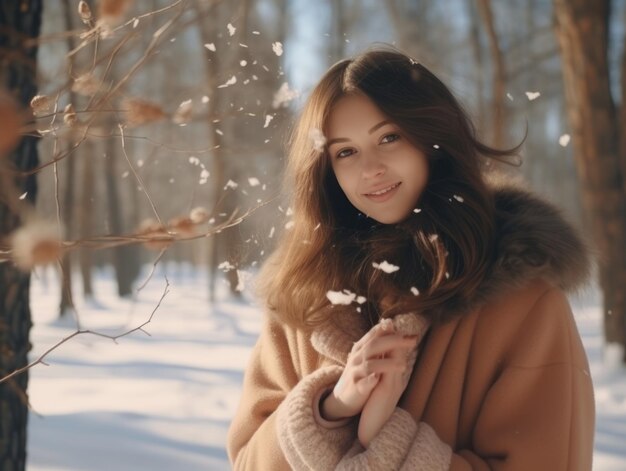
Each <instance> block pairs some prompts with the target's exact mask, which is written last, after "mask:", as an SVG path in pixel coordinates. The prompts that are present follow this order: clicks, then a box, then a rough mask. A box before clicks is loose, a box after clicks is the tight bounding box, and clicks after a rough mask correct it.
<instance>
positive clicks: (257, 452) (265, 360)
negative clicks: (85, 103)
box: [227, 316, 356, 471]
mask: <svg viewBox="0 0 626 471" xmlns="http://www.w3.org/2000/svg"><path fill="white" fill-rule="evenodd" d="M306 343H307V342H306V341H305V338H304V336H303V335H301V334H299V333H297V332H295V331H294V330H292V329H289V328H287V327H285V326H282V325H281V324H279V323H278V322H276V321H275V320H273V319H271V318H270V317H269V316H267V317H266V320H265V322H264V326H263V330H262V332H261V335H260V336H259V339H258V341H257V343H256V345H255V347H254V349H253V351H252V354H251V358H250V361H249V364H248V367H247V369H246V372H245V374H244V383H243V391H242V397H241V400H240V404H239V407H238V409H237V412H236V414H235V417H234V419H233V421H232V423H231V425H230V428H229V432H228V438H227V448H228V456H229V460H230V462H231V464H232V466H233V469H235V470H255V471H256V470H272V471H274V470H288V469H297V470H307V469H332V468H333V467H334V465H335V464H336V462H338V461H339V459H340V457H341V455H342V454H343V453H345V452H346V451H347V449H348V448H349V447H350V445H351V444H352V442H353V441H354V438H355V437H356V426H355V424H354V422H355V421H354V420H351V421H349V420H346V421H343V422H339V423H337V424H335V425H337V426H335V427H334V428H328V426H329V424H328V423H326V424H323V423H320V422H323V421H320V420H316V414H315V412H316V411H317V408H316V407H315V404H314V403H315V401H316V400H319V397H320V393H321V392H323V391H324V390H325V389H328V388H329V387H332V386H333V385H334V384H335V383H336V381H337V380H338V379H339V377H340V376H341V372H342V368H341V367H339V366H327V367H322V368H318V369H316V361H317V360H316V358H315V354H314V353H312V350H311V349H310V348H309V347H310V346H309V345H305V344H306ZM318 419H319V418H318ZM320 450H324V452H323V453H320Z"/></svg>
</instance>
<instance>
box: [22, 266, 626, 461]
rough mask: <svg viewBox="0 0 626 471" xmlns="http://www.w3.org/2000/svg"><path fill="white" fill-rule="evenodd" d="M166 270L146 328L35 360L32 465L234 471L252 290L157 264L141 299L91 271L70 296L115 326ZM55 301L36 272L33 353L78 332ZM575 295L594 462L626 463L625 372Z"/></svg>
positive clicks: (594, 307) (144, 307)
mask: <svg viewBox="0 0 626 471" xmlns="http://www.w3.org/2000/svg"><path fill="white" fill-rule="evenodd" d="M164 271H165V272H166V273H164ZM164 274H166V275H167V277H168V279H169V281H170V293H169V294H168V295H167V296H166V297H165V299H164V300H163V303H162V304H161V306H160V308H159V309H158V310H157V311H156V313H155V315H154V317H153V319H152V322H151V323H150V324H148V325H147V326H146V327H145V330H146V331H147V332H148V333H149V334H150V336H148V335H146V334H144V333H143V332H134V333H132V334H131V335H129V336H127V337H124V338H121V339H119V340H118V341H117V343H115V342H113V341H112V340H109V339H106V338H102V337H97V336H94V335H91V334H81V335H78V336H77V337H75V338H73V339H71V340H70V341H68V342H67V343H65V344H63V345H61V346H60V347H59V348H58V349H57V350H55V351H54V352H52V353H51V354H50V355H49V356H48V357H47V358H46V360H45V361H46V363H48V364H49V366H45V365H36V366H35V367H34V368H32V369H31V371H30V384H29V391H30V401H31V405H32V408H33V409H32V410H31V413H30V419H29V437H28V466H27V469H29V470H31V471H57V470H59V471H60V470H63V471H71V470H81V471H83V470H89V471H92V470H93V471H99V470H110V469H116V470H117V471H126V470H143V469H146V470H148V469H149V470H151V471H159V470H172V469H184V470H187V471H194V470H207V469H210V470H227V469H229V465H228V460H227V457H226V451H225V448H224V447H225V442H226V431H227V429H228V424H229V422H230V419H231V417H232V416H233V414H234V412H235V408H236V406H237V403H238V400H239V397H240V387H241V382H242V379H243V370H244V368H245V365H246V362H247V359H248V356H249V353H250V350H251V348H252V346H253V345H254V342H255V340H256V337H257V335H258V332H259V329H260V325H261V309H260V308H259V307H258V306H255V305H254V303H253V302H250V301H249V300H251V299H252V295H251V294H250V293H249V292H245V293H244V297H245V299H246V300H244V301H233V300H229V298H228V296H227V290H226V287H225V286H224V284H223V283H218V287H219V289H218V302H217V303H215V305H213V306H211V305H210V304H209V303H208V302H207V291H208V289H207V279H206V274H205V273H204V272H199V271H195V270H193V269H192V268H190V267H188V266H176V265H171V266H168V267H166V268H165V269H164V268H163V265H161V268H160V269H158V270H157V272H156V273H155V274H154V276H153V278H152V280H151V281H150V283H149V284H148V285H147V286H146V288H144V289H143V290H142V291H141V292H140V293H139V294H138V295H137V296H136V299H134V300H128V299H120V298H119V297H118V296H117V295H116V286H115V282H114V277H113V274H112V272H111V271H110V270H103V271H100V272H98V273H96V274H95V280H94V281H95V291H96V298H97V301H94V300H90V301H86V300H84V299H82V296H80V295H78V294H75V298H76V299H75V302H76V305H77V309H78V315H79V319H80V322H81V328H82V329H92V330H95V331H98V332H102V333H106V334H108V335H118V334H121V333H123V332H125V331H128V330H130V329H133V328H135V327H137V326H139V325H141V324H142V323H143V322H145V321H146V320H148V318H149V317H150V313H151V312H152V311H153V310H154V308H155V306H156V305H157V303H158V301H159V299H160V297H161V295H162V294H163V290H164V288H165V279H164ZM144 276H145V275H144ZM75 291H76V292H78V291H79V290H78V289H75ZM59 298H60V296H59V287H58V279H57V277H56V275H55V274H54V273H53V272H52V271H39V272H38V274H35V275H34V276H33V278H32V288H31V307H32V316H33V322H34V325H33V330H32V334H31V339H32V343H33V350H32V352H31V355H30V358H31V359H36V358H37V357H38V356H39V355H41V354H42V353H43V352H44V351H46V350H47V349H48V348H50V347H51V346H52V345H54V344H55V343H57V342H58V341H60V340H61V339H63V338H64V337H66V336H68V335H70V334H71V333H72V332H74V331H75V330H76V323H75V320H74V318H73V317H70V318H67V319H62V320H59V319H58V318H57V316H58V304H59ZM571 302H572V305H573V309H574V313H575V316H576V322H577V324H578V328H579V331H580V333H581V335H582V338H583V342H584V344H585V348H586V350H587V354H588V356H589V361H590V364H591V374H592V377H593V381H594V385H595V395H596V411H597V424H596V443H595V454H594V470H596V471H617V470H624V469H626V446H625V445H626V370H624V369H622V368H621V367H619V366H617V363H618V362H617V361H616V359H615V356H616V352H607V353H608V355H604V354H603V351H604V350H605V349H604V344H603V335H602V324H601V323H602V310H601V307H600V301H599V295H598V293H597V291H595V290H592V291H590V292H588V293H587V294H585V295H584V296H583V297H582V298H572V299H571ZM603 357H607V359H608V361H605V362H603Z"/></svg>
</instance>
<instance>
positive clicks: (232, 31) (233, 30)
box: [226, 23, 237, 36]
mask: <svg viewBox="0 0 626 471" xmlns="http://www.w3.org/2000/svg"><path fill="white" fill-rule="evenodd" d="M226 27H227V28H228V34H230V35H231V36H233V35H234V34H235V31H237V28H235V27H234V26H233V25H231V24H230V23H228V24H227V25H226Z"/></svg>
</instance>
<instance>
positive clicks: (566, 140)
mask: <svg viewBox="0 0 626 471" xmlns="http://www.w3.org/2000/svg"><path fill="white" fill-rule="evenodd" d="M569 140H570V135H569V134H563V135H562V136H561V137H559V144H561V146H563V147H567V144H569Z"/></svg>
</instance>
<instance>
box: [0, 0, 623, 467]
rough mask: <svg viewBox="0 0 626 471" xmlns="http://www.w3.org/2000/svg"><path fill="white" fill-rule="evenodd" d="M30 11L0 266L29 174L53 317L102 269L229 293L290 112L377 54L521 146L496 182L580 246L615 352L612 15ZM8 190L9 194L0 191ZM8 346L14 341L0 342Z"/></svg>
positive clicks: (12, 349) (216, 0) (24, 327)
mask: <svg viewBox="0 0 626 471" xmlns="http://www.w3.org/2000/svg"><path fill="white" fill-rule="evenodd" d="M41 3H44V5H43V7H42V6H41V5H40V2H36V1H4V0H3V2H2V6H1V7H0V14H1V15H3V16H2V17H0V24H1V26H2V29H1V30H0V59H1V63H2V68H1V69H0V78H1V79H2V81H1V83H0V85H2V87H3V88H4V90H5V91H6V93H8V94H9V95H12V96H13V99H14V101H15V102H16V103H19V104H20V105H21V107H22V109H24V110H26V109H28V108H29V102H30V100H31V99H32V98H33V97H34V96H35V94H36V93H38V94H40V95H43V96H44V97H47V98H46V99H45V100H44V101H43V102H39V103H36V104H35V105H36V106H34V107H33V112H34V114H35V117H34V118H32V119H31V120H30V124H28V123H27V124H25V125H24V127H23V128H22V135H23V140H22V142H21V143H20V144H19V145H18V146H17V147H11V149H8V148H6V149H4V148H2V147H1V145H2V142H5V136H4V135H6V133H7V132H8V131H7V129H10V126H8V125H7V123H8V122H7V121H6V120H5V118H4V116H6V115H2V116H3V122H2V126H1V127H2V129H1V130H0V153H2V154H3V156H7V157H8V158H7V159H5V160H0V162H3V165H2V180H1V181H2V188H1V189H0V190H1V192H2V201H0V223H1V224H2V227H1V228H0V233H1V234H2V237H3V240H2V242H1V244H0V245H1V247H0V250H2V251H3V252H4V254H5V256H4V257H5V258H4V260H5V261H6V260H7V259H8V257H7V256H6V254H7V253H8V250H9V248H8V247H9V245H8V237H7V235H8V234H10V233H11V232H12V231H14V230H15V228H16V227H17V226H18V225H20V224H22V225H25V224H26V223H27V220H28V217H27V215H28V214H29V210H28V209H27V202H28V201H31V202H35V180H34V178H26V177H28V176H30V175H31V173H30V169H31V168H34V167H36V166H37V165H39V167H38V169H37V171H36V172H35V175H36V179H37V185H38V187H39V190H38V195H37V196H38V197H37V199H36V213H37V215H38V218H39V219H40V220H47V221H51V224H52V225H53V226H54V227H56V228H57V229H56V230H57V232H58V231H61V232H60V236H61V238H62V239H63V240H65V241H67V243H66V245H65V246H64V250H63V251H62V253H63V258H62V261H61V264H60V265H59V270H58V273H59V276H60V277H62V279H63V284H62V296H61V297H60V299H61V305H60V306H59V315H60V316H66V315H71V314H72V309H73V308H72V304H73V303H72V300H73V298H74V297H75V296H84V297H85V298H87V299H90V300H92V302H97V298H98V292H97V286H94V285H93V283H92V282H91V274H92V272H93V271H94V270H110V271H111V272H112V273H114V276H115V278H116V280H117V283H118V293H119V295H120V296H133V295H134V293H135V292H136V290H137V288H138V287H139V286H140V284H141V283H142V282H143V281H144V280H145V279H146V277H147V273H148V272H149V271H150V267H151V266H152V265H153V264H154V263H159V264H161V265H162V266H164V267H165V269H166V270H170V271H172V270H175V271H176V270H177V271H188V272H191V273H194V272H195V271H196V270H208V271H209V273H211V276H210V277H209V286H207V299H209V300H213V299H215V289H216V288H215V287H216V283H227V285H228V287H229V290H230V292H231V293H232V295H233V296H240V295H241V291H242V287H243V286H244V285H245V282H246V280H248V278H249V274H250V273H251V272H253V271H254V270H255V269H256V268H257V267H258V266H259V264H260V263H262V261H263V260H264V257H265V256H267V255H268V254H269V253H270V252H271V250H272V248H273V244H274V241H275V240H276V238H277V236H278V235H279V233H280V232H281V231H283V230H288V229H286V227H288V223H289V220H290V214H291V213H290V211H291V210H290V208H288V207H287V206H286V205H285V202H284V200H283V199H282V198H281V196H280V191H281V188H280V183H281V170H282V168H283V164H284V144H285V140H286V138H287V135H288V130H289V123H290V122H291V119H292V117H293V115H294V114H295V113H296V112H297V110H298V108H299V106H300V105H301V103H302V99H303V98H304V97H305V96H306V95H307V94H308V92H309V90H310V88H311V87H312V86H313V85H314V83H315V82H316V81H317V80H318V78H319V77H320V75H321V74H322V73H323V72H324V71H325V70H326V69H327V68H328V66H329V65H331V64H332V63H334V62H335V61H337V60H339V59H341V58H343V57H346V56H348V55H351V54H354V53H357V52H359V51H361V50H363V49H364V48H366V47H367V46H369V45H371V44H372V43H374V42H387V43H393V44H395V45H397V46H398V47H399V48H400V49H402V50H404V51H405V52H407V53H408V54H410V55H412V56H413V57H414V58H416V59H417V60H419V61H420V62H423V63H424V64H425V65H426V66H428V67H429V68H430V69H432V70H433V71H434V72H435V73H436V74H437V75H438V76H439V77H441V78H442V80H443V81H444V82H446V83H447V84H448V85H450V86H451V88H452V89H453V90H454V91H455V92H456V94H457V96H459V97H460V98H461V100H462V102H463V103H464V104H465V106H466V108H467V109H468V110H469V112H470V115H471V116H472V117H473V118H474V120H475V123H476V124H477V127H478V131H479V134H480V136H481V137H482V138H483V139H485V140H486V141H488V142H489V143H491V144H494V145H499V146H513V145H515V144H517V143H518V142H519V141H520V140H521V139H522V138H523V136H524V135H525V133H526V130H527V131H528V137H527V140H526V142H525V145H524V150H523V155H522V158H523V165H522V166H521V167H520V168H519V169H509V170H508V171H511V172H513V173H521V174H522V175H523V176H524V177H525V179H526V180H527V181H528V182H529V184H530V185H531V186H532V187H533V188H534V189H535V190H536V191H538V192H539V193H541V194H543V195H544V196H545V197H547V198H548V199H550V200H552V201H553V202H555V203H556V204H558V205H559V206H560V207H561V208H563V209H564V211H565V212H566V213H567V215H568V216H569V218H570V220H572V221H573V222H574V223H575V224H577V225H578V226H579V227H580V228H581V229H582V230H583V231H584V232H585V233H586V234H587V235H588V237H589V238H590V239H593V240H594V242H595V246H596V248H597V249H596V250H597V255H598V267H597V268H598V270H597V276H598V280H599V284H600V286H601V288H602V291H603V293H604V312H605V327H606V335H605V336H606V339H607V341H608V342H613V343H616V344H619V345H622V348H623V345H624V344H625V342H626V322H625V319H626V294H625V293H626V290H625V289H624V286H626V250H624V246H625V245H626V203H625V201H626V198H625V195H626V188H625V184H624V178H625V176H626V136H625V133H624V129H625V126H626V118H625V116H626V107H625V106H623V96H624V90H625V89H626V53H625V47H624V43H625V39H624V37H625V35H624V31H625V23H626V5H625V2H623V1H618V0H614V1H612V2H611V1H610V0H600V1H594V2H589V1H585V0H528V1H526V2H493V1H491V0H446V1H445V2H436V1H434V0H384V1H377V0H323V1H317V2H309V1H306V0H228V1H226V0H221V1H220V0H149V1H148V0H147V1H142V2H133V1H131V0H101V1H95V0H91V1H86V2H78V1H77V0H46V2H41ZM79 5H80V8H79ZM42 8H43V16H42V21H43V23H42V30H41V34H39V41H31V40H30V39H29V38H32V37H37V36H38V33H39V32H38V30H37V29H38V26H37V24H36V21H35V18H36V17H37V15H38V14H40V13H41V11H42ZM36 46H38V48H39V53H38V56H37V62H36V63H35V53H36V49H37V48H36ZM35 71H37V84H36V86H37V87H38V89H39V91H38V92H36V91H35V90H36V88H35V83H34V82H33V83H31V82H32V81H33V80H34V78H35ZM0 101H1V100H0ZM2 103H5V102H4V101H2ZM44 105H45V106H44ZM2 106H4V105H2ZM5 109H6V107H5ZM1 112H3V111H2V110H0V113H1ZM27 121H28V120H27ZM37 137H40V139H38V140H39V144H38V148H39V154H40V162H39V163H37V159H36V156H35V144H34V143H35V142H36V141H37ZM15 169H19V171H17V172H16V171H15ZM14 177H19V178H18V179H17V180H15V181H17V182H18V183H17V184H16V185H15V186H8V185H7V184H5V182H6V181H8V180H7V178H14ZM20 197H21V198H22V199H20ZM198 207H201V208H204V209H203V210H196V211H195V212H192V211H193V210H194V208H198ZM203 211H204V212H203ZM247 211H253V212H252V213H251V214H250V215H248V216H246V217H245V218H244V219H243V221H242V222H241V223H239V224H236V225H234V226H233V227H230V228H225V227H224V225H225V224H228V223H229V221H233V220H236V219H237V218H238V217H240V216H242V215H244V214H246V212H247ZM40 232H41V231H40ZM181 239H186V240H181ZM95 248H99V249H100V250H94V249H95ZM18 273H19V272H17V271H15V270H14V269H13V268H12V264H11V263H0V279H2V280H3V281H2V284H1V285H0V306H2V307H1V309H2V312H1V315H2V316H1V317H0V362H1V363H0V376H1V375H4V374H6V373H7V372H9V371H11V369H12V368H15V367H17V366H18V364H17V363H11V362H12V361H14V358H17V357H19V356H20V355H21V357H20V358H22V361H25V355H26V351H27V350H28V348H29V346H28V335H27V332H28V327H29V322H30V320H29V315H28V306H27V303H25V302H23V301H22V302H21V304H19V306H18V304H15V303H16V302H17V301H15V300H16V299H22V300H23V299H24V296H27V277H25V276H24V275H19V274H18ZM35 274H37V271H35ZM72 275H74V276H72ZM12 286H15V287H16V288H11V287H12ZM12 289H17V290H18V292H19V293H21V294H20V295H19V296H21V298H16V297H15V296H16V294H15V292H13V291H11V290H12ZM12 296H13V297H12ZM7 300H12V302H13V304H11V303H10V302H9V301H7ZM16 306H18V307H16ZM13 309H17V310H13ZM12 312H15V313H18V314H15V317H11V316H12V315H13V314H11V313H12ZM12 319H19V320H18V321H15V320H12ZM16 322H17V323H16ZM8 326H10V327H8ZM11 329H15V331H16V332H18V331H19V332H21V333H20V334H19V335H18V337H11V338H9V337H7V335H8V334H6V332H9V331H11ZM20 329H21V330H20ZM16 335H17V334H16ZM15 338H18V340H17V343H15V342H16V340H15ZM622 351H624V350H622ZM9 359H10V360H9ZM624 360H625V361H626V357H625V358H624ZM25 378H26V376H25V375H24V376H22V377H21V379H20V380H19V384H20V386H19V389H20V390H22V391H25V390H26V379H25ZM16 384H17V383H16ZM8 387H9V386H7V385H2V386H0V403H1V404H0V406H1V407H2V408H3V409H2V411H4V410H6V409H5V408H6V407H12V406H8V405H6V404H9V403H5V402H3V401H5V400H6V397H7V396H6V395H7V394H9V393H8V392H7V391H8V389H7V388H8ZM0 415H1V418H2V419H1V420H2V421H4V420H5V418H6V417H7V415H6V414H5V413H4V412H2V413H1V414H0ZM3 423H4V422H3ZM3 426H4V425H3ZM3 426H0V450H1V449H2V446H1V443H2V442H1V441H2V440H3V439H6V436H5V435H4V432H3V430H5V429H3V428H2V427H3ZM1 456H2V455H1V454H0V458H1ZM0 467H1V466H0Z"/></svg>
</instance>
